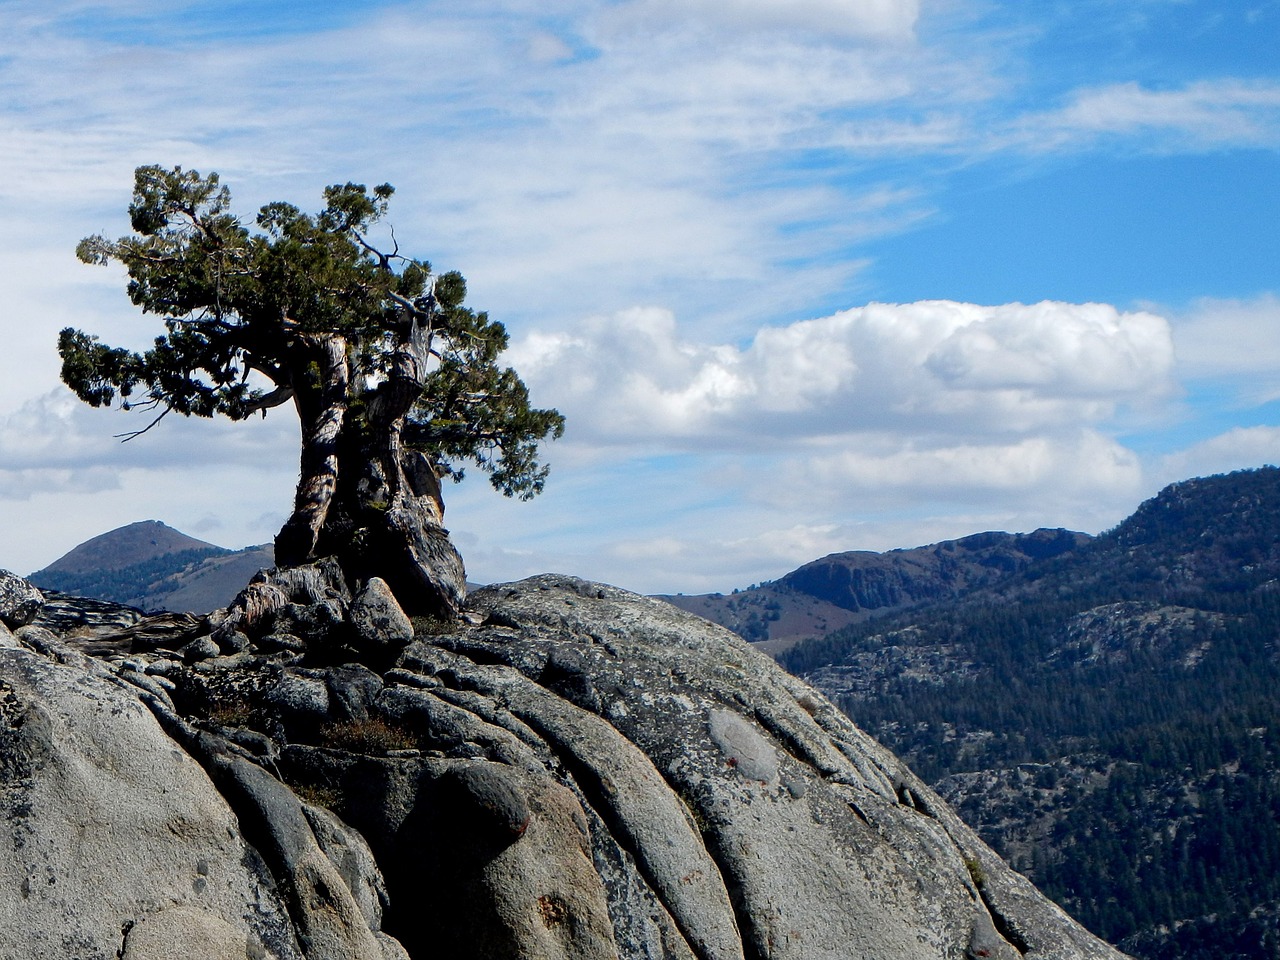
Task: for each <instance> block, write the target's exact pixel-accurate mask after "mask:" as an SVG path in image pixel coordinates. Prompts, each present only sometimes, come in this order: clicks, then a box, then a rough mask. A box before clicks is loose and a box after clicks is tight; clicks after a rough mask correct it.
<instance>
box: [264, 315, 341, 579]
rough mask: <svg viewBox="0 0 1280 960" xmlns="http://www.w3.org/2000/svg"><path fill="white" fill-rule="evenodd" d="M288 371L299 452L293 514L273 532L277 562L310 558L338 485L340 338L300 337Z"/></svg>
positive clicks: (300, 561) (296, 563)
mask: <svg viewBox="0 0 1280 960" xmlns="http://www.w3.org/2000/svg"><path fill="white" fill-rule="evenodd" d="M304 343H305V349H303V350H300V351H299V360H298V362H296V363H295V365H294V370H293V373H292V380H293V384H292V385H293V397H294V405H295V406H296V408H297V411H298V420H299V422H300V423H301V426H302V454H301V462H300V467H299V476H298V489H297V492H296V493H295V494H294V498H293V513H292V514H291V515H290V517H289V519H288V520H286V521H285V524H284V526H283V527H282V528H281V529H280V532H279V533H278V534H277V535H276V543H275V547H276V565H277V566H281V567H295V566H300V565H301V564H304V563H306V562H308V561H309V560H312V559H314V558H315V551H316V544H317V543H318V542H319V539H320V532H321V530H322V529H323V528H324V525H325V522H326V521H327V519H328V516H329V508H330V507H331V506H332V504H333V498H334V494H335V493H336V492H337V489H338V475H339V474H338V471H339V462H338V447H339V439H340V437H341V435H342V430H343V427H344V425H345V424H346V416H347V403H348V399H347V397H348V391H349V389H350V385H351V367H350V364H349V362H348V360H347V342H346V340H344V339H343V338H342V337H337V336H328V337H324V338H305V339H304Z"/></svg>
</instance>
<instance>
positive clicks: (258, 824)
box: [0, 564, 1121, 960]
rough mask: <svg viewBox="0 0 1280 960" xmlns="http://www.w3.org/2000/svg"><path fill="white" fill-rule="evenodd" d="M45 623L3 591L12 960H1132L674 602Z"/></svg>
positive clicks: (345, 605)
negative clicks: (429, 616) (442, 618)
mask: <svg viewBox="0 0 1280 960" xmlns="http://www.w3.org/2000/svg"><path fill="white" fill-rule="evenodd" d="M41 601H42V598H41V597H40V596H39V594H38V592H36V591H35V590H34V588H31V587H30V586H29V585H28V584H25V583H24V582H22V581H20V580H17V579H16V578H13V577H0V621H2V622H3V623H5V624H7V625H8V626H7V627H4V626H0V810H2V811H3V814H4V816H3V827H0V832H2V833H3V835H4V838H5V839H4V841H3V842H4V848H5V855H4V856H3V857H0V902H2V905H0V944H3V945H4V953H5V954H7V955H12V956H21V957H40V958H42V960H85V958H95V960H96V958H103V960H106V958H119V960H161V958H169V957H177V956H182V957H201V958H219V960H250V958H252V960H262V958H276V960H303V958H305V960H392V958H399V960H404V958H406V957H408V958H413V960H426V958H428V957H431V958H436V957H448V958H451V960H535V958H537V960H543V958H547V960H555V958H564V960H569V958H574V960H595V958H602V960H642V958H644V960H660V958H664V960H782V958H796V960H800V958H803V960H847V958H850V957H875V958H877V960H958V958H961V957H967V958H977V957H992V958H999V960H1016V958H1020V957H1029V958H1046V960H1047V958H1055V960H1086V958H1087V960H1118V958H1119V957H1120V956H1121V955H1120V954H1118V953H1116V952H1115V951H1114V950H1112V949H1111V948H1110V947H1107V946H1105V945H1104V944H1103V943H1102V942H1100V941H1099V940H1097V939H1095V938H1094V937H1093V936H1091V935H1090V934H1088V933H1086V932H1085V931H1084V930H1083V929H1082V928H1081V927H1079V926H1078V925H1076V924H1075V923H1074V922H1073V921H1071V920H1070V919H1068V917H1067V916H1066V915H1065V914H1064V913H1063V912H1062V911H1061V910H1059V909H1058V908H1057V907H1056V906H1054V905H1053V904H1052V903H1051V902H1049V901H1048V900H1046V899H1045V898H1044V897H1042V896H1041V895H1040V894H1039V893H1038V892H1037V891H1036V890H1035V889H1034V888H1033V887H1032V886H1031V885H1030V884H1029V883H1027V881H1026V880H1024V879H1023V878H1022V877H1021V876H1019V875H1018V874H1016V873H1014V872H1013V871H1012V870H1010V869H1009V868H1008V867H1007V866H1006V865H1005V863H1004V862H1003V861H1001V860H1000V859H999V858H998V857H997V856H996V855H995V854H994V853H993V852H992V851H991V850H990V849H989V848H988V847H987V846H986V845H984V844H983V843H982V842H981V841H980V840H979V839H978V838H977V837H976V836H975V835H974V834H973V833H972V832H971V831H970V830H969V829H968V828H967V827H966V826H965V825H964V824H963V823H962V822H961V821H960V820H959V819H958V818H957V817H956V816H955V814H953V813H952V812H951V810H950V808H948V807H947V805H946V804H945V803H944V802H942V801H941V800H940V799H939V797H938V796H937V795H936V794H935V793H934V792H933V791H932V790H930V789H929V788H928V787H927V786H926V785H925V784H924V783H923V782H921V781H920V780H919V779H917V778H916V777H915V776H914V775H913V774H912V773H911V772H910V771H909V770H908V769H907V768H906V767H905V766H903V764H901V763H900V762H899V761H898V760H896V759H895V758H894V757H893V756H892V755H891V754H889V753H888V752H887V751H885V750H884V749H883V748H882V747H880V746H878V745H877V744H876V743H875V742H874V741H872V740H871V739H870V738H868V737H867V736H866V735H865V734H863V733H862V732H861V731H860V730H859V729H858V728H857V727H855V726H854V725H853V724H852V723H851V722H850V721H849V720H848V719H847V718H846V717H845V716H843V715H842V714H841V713H839V712H838V711H837V710H836V709H835V708H834V707H833V706H832V705H831V704H830V702H828V701H827V700H826V699H825V698H824V697H822V696H821V695H820V694H818V693H816V692H815V691H813V690H812V689H811V688H809V687H808V686H806V685H805V684H803V683H801V682H800V681H798V680H796V679H794V678H793V677H791V676H790V675H788V674H786V673H784V672H783V671H782V670H781V669H779V668H778V667H777V666H776V665H775V664H774V663H773V662H772V661H770V660H769V659H767V658H766V657H764V656H763V655H761V654H759V653H758V652H757V651H754V650H752V649H751V648H750V647H749V646H748V645H747V644H745V643H743V642H742V641H741V640H740V639H739V638H738V637H736V636H734V635H733V634H731V633H729V632H728V631H725V630H723V629H721V628H719V627H716V626H714V625H712V624H709V623H707V622H706V621H703V620H700V619H698V618H695V617H692V616H690V615H688V614H685V613H683V612H681V611H678V610H676V609H674V608H673V607H671V606H669V605H667V604H664V603H659V602H657V601H654V600H649V599H645V598H641V597H637V596H634V595H632V594H627V593H624V592H622V591H619V590H616V589H613V588H611V587H605V586H601V585H598V584H591V583H586V582H583V581H580V580H572V579H568V578H562V577H550V576H548V577H539V578H535V579H532V580H528V581H524V582H521V583H517V584H507V585H502V586H496V587H490V588H486V589H484V590H481V591H478V592H476V593H475V594H474V595H473V596H472V597H471V598H469V600H468V603H467V608H466V622H463V623H456V624H454V623H450V624H443V623H435V622H425V621H420V622H417V623H414V622H411V621H410V620H408V619H407V618H406V617H405V616H404V614H403V613H402V612H400V610H399V608H398V607H397V606H396V605H395V602H394V600H393V599H392V598H391V596H390V593H389V591H387V590H386V589H385V586H384V585H382V584H381V582H380V581H377V580H373V581H370V582H369V583H368V584H364V585H361V587H360V589H359V590H358V591H356V592H355V593H354V594H353V593H352V592H351V591H350V589H349V585H348V584H346V583H343V582H342V581H341V579H340V576H339V575H337V574H336V573H335V568H333V567H330V566H327V565H324V564H321V565H320V566H317V567H312V568H302V569H298V570H291V571H286V572H284V573H282V574H278V575H274V576H272V577H270V578H259V579H258V581H257V582H255V583H254V584H252V585H250V587H249V588H247V589H246V591H245V592H244V593H243V594H242V595H241V597H240V598H239V599H238V600H237V603H236V604H235V605H234V606H233V607H232V608H231V609H229V610H223V611H219V612H217V613H215V614H213V615H211V616H208V617H194V616H183V615H173V614H170V615H165V616H162V617H153V618H140V617H139V615H138V614H137V613H136V611H128V610H124V611H121V610H119V609H118V608H116V609H115V610H112V609H111V608H110V607H109V606H108V605H105V604H101V603H98V604H96V605H94V604H88V603H85V602H84V601H76V600H74V599H67V598H63V599H62V600H61V601H59V603H58V604H56V605H53V606H54V609H52V610H51V609H49V607H48V606H42V602H41ZM77 603H84V604H85V606H84V609H82V610H80V611H77V610H76V604H77Z"/></svg>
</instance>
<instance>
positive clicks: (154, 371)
mask: <svg viewBox="0 0 1280 960" xmlns="http://www.w3.org/2000/svg"><path fill="white" fill-rule="evenodd" d="M393 194H394V190H393V188H392V187H391V186H390V185H388V184H383V185H381V186H378V187H374V188H373V190H372V191H370V190H369V189H368V188H366V187H365V186H364V185H362V184H355V183H347V184H342V185H336V186H331V187H328V188H327V189H326V190H325V191H324V199H325V207H324V209H323V210H321V211H320V212H319V213H317V214H314V215H313V214H307V213H303V212H302V211H301V210H299V209H298V208H297V207H295V206H293V205H292V204H289V203H283V202H275V203H269V204H267V205H265V206H263V207H262V208H261V210H260V211H259V213H258V216H257V219H256V226H257V228H258V230H257V231H251V230H250V229H249V228H247V227H245V226H244V225H243V224H242V223H241V221H240V220H239V219H238V218H237V217H235V216H234V215H233V214H232V213H230V212H229V211H230V205H231V197H230V193H229V191H228V190H227V188H226V187H225V186H223V185H221V183H220V181H219V178H218V176H217V174H210V175H208V176H201V175H200V174H198V173H197V172H195V171H191V170H183V169H182V168H180V167H175V168H173V169H172V170H169V169H164V168H162V167H159V166H146V167H139V168H138V170H137V171H136V172H135V177H134V192H133V202H132V203H131V205H130V207H129V216H130V222H131V224H132V226H133V230H134V234H133V235H130V236H126V237H123V238H121V239H119V240H114V241H112V240H107V239H105V238H103V237H101V236H93V237H88V238H86V239H85V240H83V241H81V243H80V245H79V247H78V248H77V255H78V256H79V258H80V259H81V260H82V261H84V262H85V263H90V264H107V263H111V262H118V263H121V264H123V265H124V267H125V268H126V270H127V271H128V275H129V284H128V293H129V298H130V300H131V301H132V302H133V303H134V304H135V305H137V306H138V307H140V308H141V309H142V310H143V311H144V312H145V313H151V314H155V315H157V316H159V317H161V318H162V319H163V324H164V333H163V334H161V335H160V336H158V337H156V339H155V341H154V343H153V345H152V346H151V348H150V349H148V350H145V351H141V352H135V351H130V350H125V349H122V348H118V347H109V346H106V345H105V344H102V343H100V342H99V340H98V338H97V337H95V336H93V335H90V334H87V333H84V332H82V331H79V330H75V329H72V328H68V329H65V330H63V331H62V333H61V335H60V336H59V340H58V351H59V354H60V355H61V357H62V378H63V380H64V381H65V382H66V383H67V385H68V386H69V387H71V389H72V390H74V391H75V393H76V395H77V396H79V397H80V398H81V399H82V400H84V401H85V402H86V403H89V404H91V405H93V406H99V407H100V406H108V405H111V404H113V403H115V402H117V401H119V402H120V403H121V406H122V407H123V408H125V409H131V408H139V409H142V410H147V411H151V412H152V413H153V414H155V415H156V416H157V417H160V416H164V415H165V414H166V413H169V412H171V411H172V412H177V413H180V414H182V415H184V416H197V417H212V416H215V415H222V416H226V417H229V418H231V419H235V420H239V419H244V418H246V417H248V416H250V415H251V414H253V413H255V412H259V411H262V412H265V410H266V409H267V408H269V407H272V406H276V405H278V404H279V403H282V402H285V401H287V400H289V399H293V400H294V401H295V402H297V403H299V404H303V403H305V402H307V397H308V396H310V395H318V394H319V393H320V391H322V390H323V388H324V386H325V384H324V383H322V382H321V381H322V377H321V375H320V374H321V371H320V369H319V367H318V366H317V365H316V364H315V361H314V357H313V356H312V353H311V348H312V347H313V346H314V344H316V343H318V342H328V343H336V344H341V346H342V348H343V350H344V351H345V353H346V359H347V363H348V365H349V369H350V377H349V378H348V387H347V391H348V396H347V397H346V398H345V402H346V404H347V405H348V407H349V409H350V410H351V411H353V413H352V414H351V416H353V417H354V418H356V419H357V420H358V419H359V417H360V416H361V415H363V414H364V413H366V412H367V411H368V410H369V409H370V407H369V401H370V400H371V399H372V398H373V397H374V395H375V394H376V392H377V390H378V387H379V385H380V384H381V383H383V382H385V381H386V380H387V379H388V378H390V377H394V376H401V375H403V371H404V370H405V369H406V367H407V366H408V367H413V370H414V372H413V376H414V377H416V380H415V381H414V382H415V383H417V384H419V385H420V391H421V392H420V395H419V396H418V399H417V403H416V406H415V407H414V409H413V411H412V413H411V415H410V426H409V428H408V429H407V430H406V432H405V441H406V442H407V443H408V444H409V445H411V446H414V447H416V448H418V449H421V450H423V451H424V452H425V453H427V454H428V455H429V456H431V457H432V458H433V459H434V460H435V461H436V462H437V464H438V466H439V468H440V469H441V471H442V472H443V473H452V474H453V475H454V476H455V477H456V478H459V479H460V478H461V476H462V464H463V463H464V462H471V463H474V464H476V465H478V466H479V467H480V468H481V469H482V470H483V471H484V472H486V473H488V474H489V476H490V479H491V482H492V484H493V486H494V487H495V488H496V489H498V490H499V491H501V492H502V493H504V494H505V495H507V496H515V497H520V498H522V499H527V498H528V497H531V496H533V495H535V494H536V493H538V492H540V491H541V490H542V487H543V484H544V482H545V479H546V472H547V471H546V468H545V467H544V466H541V465H540V464H539V463H538V459H537V452H538V444H539V442H540V441H541V440H544V439H547V438H555V437H559V436H560V435H561V433H562V431H563V427H564V421H563V418H562V417H561V416H560V414H559V413H557V412H556V411H554V410H539V409H536V408H534V407H532V406H531V405H530V403H529V396H528V391H527V389H526V388H525V385H524V384H523V382H522V381H521V380H520V378H519V377H518V376H517V375H516V374H515V372H514V371H512V370H511V369H509V368H503V367H501V366H500V365H499V363H498V357H499V355H500V354H501V352H502V351H503V350H504V349H505V348H506V346H507V333H506V330H505V329H504V327H503V326H502V324H501V323H498V322H497V321H495V320H491V319H490V318H489V317H488V316H487V315H486V314H484V313H482V312H481V313H477V312H475V311H473V310H471V309H470V308H469V307H466V306H464V305H463V301H464V300H465V297H466V282H465V280H464V279H463V278H462V276H461V275H460V274H458V273H455V272H447V273H442V274H439V275H436V274H434V273H433V272H432V269H431V265H430V264H429V263H428V262H427V261H425V260H417V259H413V258H411V257H407V256H404V255H402V254H400V253H399V249H398V246H396V245H394V244H393V246H392V249H391V250H390V251H389V252H387V251H383V250H379V249H377V248H376V247H375V246H374V245H373V243H372V242H371V241H370V239H369V232H370V230H371V229H372V228H373V227H374V225H375V224H376V223H377V222H378V221H379V220H381V219H382V218H383V217H384V216H385V215H386V213H387V209H388V205H389V202H390V199H391V197H392V195H393ZM409 355H412V357H413V358H414V364H416V366H414V364H406V357H407V356H409ZM424 363H425V364H427V365H428V366H429V367H430V369H421V367H422V365H423V364H424ZM265 384H269V385H270V387H271V389H267V388H266V387H265ZM152 422H153V423H154V420H153V421H152ZM359 427H360V424H359V423H357V424H355V425H354V428H356V429H358V428H359ZM144 429H146V428H144ZM137 432H142V431H137ZM132 435H136V433H135V434H132Z"/></svg>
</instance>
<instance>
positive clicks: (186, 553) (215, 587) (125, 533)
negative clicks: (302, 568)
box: [29, 520, 273, 613]
mask: <svg viewBox="0 0 1280 960" xmlns="http://www.w3.org/2000/svg"><path fill="white" fill-rule="evenodd" d="M272 563H273V559H272V551H271V547H270V545H265V546H259V547H247V548H245V549H244V550H238V551H232V550H228V549H226V548H225V547H219V546H215V545H214V544H212V543H206V542H205V541H203V540H197V539H196V538H194V537H189V536H187V535H186V534H185V533H181V532H179V531H177V530H175V529H173V528H172V527H169V526H166V525H165V524H163V523H161V522H160V521H159V520H142V521H139V522H137V523H131V524H128V525H127V526H123V527H118V528H117V529H115V530H110V531H108V532H107V533H104V534H100V535H99V536H96V537H93V538H92V539H90V540H86V541H85V542H84V543H82V544H80V545H79V546H76V547H73V548H72V549H71V550H70V551H68V552H67V553H66V554H64V555H63V556H61V557H59V558H58V559H57V560H55V561H54V562H53V563H51V564H49V566H47V567H45V568H44V569H43V570H37V571H36V572H35V573H33V574H31V576H30V578H29V579H30V580H31V582H32V583H34V584H36V585H37V586H38V587H40V588H41V589H46V590H53V591H57V592H60V593H67V594H72V595H75V596H81V597H90V598H94V599H98V600H109V601H112V602H115V603H121V604H125V605H127V606H132V607H138V608H140V609H143V610H174V611H178V612H192V613H207V612H209V611H210V610H214V609H217V608H218V607H225V606H227V605H228V604H229V603H230V602H231V600H232V599H233V598H234V597H235V595H236V594H237V593H238V592H239V591H240V590H241V589H242V588H243V587H244V585H245V584H246V583H248V582H249V578H250V577H252V576H253V574H254V573H256V572H257V571H258V570H260V569H262V568H264V567H269V566H271V565H272Z"/></svg>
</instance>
